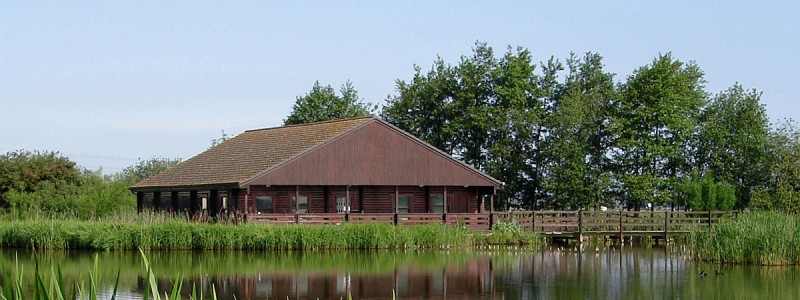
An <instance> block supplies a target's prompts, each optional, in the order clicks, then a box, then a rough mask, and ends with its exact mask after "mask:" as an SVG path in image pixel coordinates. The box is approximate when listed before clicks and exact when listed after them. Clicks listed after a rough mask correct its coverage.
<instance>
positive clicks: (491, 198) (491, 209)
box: [489, 188, 495, 230]
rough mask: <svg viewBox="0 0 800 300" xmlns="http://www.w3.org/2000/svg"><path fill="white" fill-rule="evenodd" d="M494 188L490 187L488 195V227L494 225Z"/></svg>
mask: <svg viewBox="0 0 800 300" xmlns="http://www.w3.org/2000/svg"><path fill="white" fill-rule="evenodd" d="M494 192H495V191H494V188H492V195H491V196H489V229H490V230H491V229H492V226H494Z"/></svg>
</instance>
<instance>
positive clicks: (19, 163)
mask: <svg viewBox="0 0 800 300" xmlns="http://www.w3.org/2000/svg"><path fill="white" fill-rule="evenodd" d="M79 181H80V171H79V170H78V168H77V166H76V164H75V162H73V161H71V160H69V159H68V158H66V157H64V156H62V155H60V154H58V153H57V152H49V151H46V152H30V151H23V150H20V151H14V152H9V153H6V154H4V155H0V206H6V205H7V201H6V199H5V195H6V194H7V193H8V192H9V191H16V192H21V193H29V192H34V191H37V190H39V189H41V188H42V187H44V186H45V185H47V184H70V183H77V182H79Z"/></svg>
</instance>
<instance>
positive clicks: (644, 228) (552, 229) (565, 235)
mask: <svg viewBox="0 0 800 300" xmlns="http://www.w3.org/2000/svg"><path fill="white" fill-rule="evenodd" d="M733 217H735V214H733V213H731V212H722V211H625V210H614V211H581V210H570V211H556V210H547V211H513V212H493V213H449V214H429V213H411V214H393V213H353V214H297V215H295V214H263V215H250V216H248V217H247V220H248V222H254V223H277V224H331V225H338V224H342V223H345V222H348V223H366V222H379V223H388V224H394V225H398V226H414V225H419V224H429V223H439V224H448V225H455V224H461V225H463V226H465V227H467V228H469V229H472V230H479V231H488V230H491V226H492V224H493V223H496V222H516V223H518V224H519V225H520V227H522V228H523V229H524V230H530V231H535V232H538V233H541V234H543V235H544V236H546V237H549V238H556V239H582V238H583V237H588V236H603V237H607V238H612V239H620V240H622V239H625V238H628V237H632V236H649V237H653V238H655V239H669V237H670V236H675V235H681V234H686V233H689V232H690V230H691V229H692V228H695V227H698V226H713V225H714V224H716V223H718V222H720V221H721V220H724V219H729V218H733Z"/></svg>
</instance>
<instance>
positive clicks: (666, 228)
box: [664, 210, 669, 245]
mask: <svg viewBox="0 0 800 300" xmlns="http://www.w3.org/2000/svg"><path fill="white" fill-rule="evenodd" d="M666 244H669V211H668V210H665V211H664V245H666Z"/></svg>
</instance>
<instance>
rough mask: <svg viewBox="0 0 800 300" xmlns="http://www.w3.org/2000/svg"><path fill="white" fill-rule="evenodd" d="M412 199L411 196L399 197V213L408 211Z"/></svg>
mask: <svg viewBox="0 0 800 300" xmlns="http://www.w3.org/2000/svg"><path fill="white" fill-rule="evenodd" d="M410 199H411V196H400V197H398V198H397V213H400V214H407V213H408V203H409V202H410V201H411V200H410Z"/></svg>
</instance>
